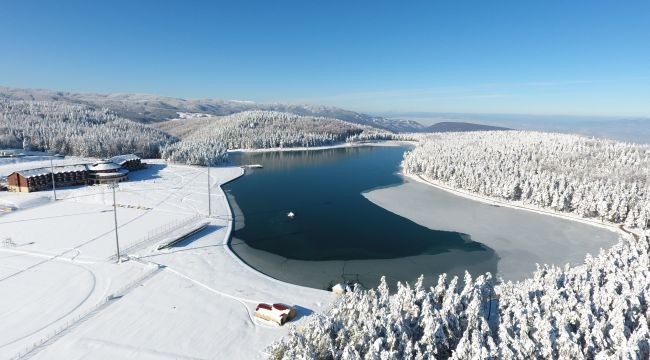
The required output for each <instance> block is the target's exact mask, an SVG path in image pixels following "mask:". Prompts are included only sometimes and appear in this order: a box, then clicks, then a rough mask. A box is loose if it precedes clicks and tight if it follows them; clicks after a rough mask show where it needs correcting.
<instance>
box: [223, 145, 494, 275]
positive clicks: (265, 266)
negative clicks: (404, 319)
mask: <svg viewBox="0 0 650 360" xmlns="http://www.w3.org/2000/svg"><path fill="white" fill-rule="evenodd" d="M406 150H407V148H406V147H403V146H367V147H351V148H336V149H327V150H310V151H287V152H260V153H237V154H234V156H231V158H232V159H234V161H236V162H237V163H239V164H261V165H263V167H264V168H263V169H252V170H247V174H246V176H244V177H242V178H240V179H238V180H236V181H234V182H231V183H229V184H227V185H226V186H224V190H225V191H226V193H227V195H228V197H229V201H230V202H231V204H232V206H233V208H234V210H235V215H236V216H235V231H234V232H233V240H232V243H231V248H232V249H233V251H234V252H235V253H236V254H237V255H238V256H239V257H240V258H241V259H242V260H244V261H245V262H246V263H247V264H249V265H250V266H252V267H253V268H255V269H257V270H259V271H261V272H263V273H265V274H267V275H270V276H272V277H274V278H277V279H279V280H283V281H288V282H292V283H295V284H299V285H305V286H310V287H316V288H326V287H327V286H328V285H329V284H333V283H337V282H341V281H346V280H347V281H355V282H358V283H360V284H361V285H362V286H364V287H374V286H376V285H377V283H378V281H379V278H380V277H381V276H382V275H384V276H386V278H387V280H388V281H389V282H390V283H391V284H394V283H395V282H396V281H409V282H412V281H415V279H417V277H418V276H419V275H420V274H424V275H425V277H426V279H428V280H431V281H433V279H434V277H437V275H438V274H440V273H441V272H450V273H455V274H462V273H463V272H464V270H465V269H466V268H467V269H470V270H471V271H472V272H474V273H484V272H487V271H491V272H494V271H496V265H497V261H498V257H497V256H496V254H495V253H494V251H493V250H492V249H490V248H489V247H486V246H484V245H482V244H481V243H479V242H476V241H472V239H471V238H470V236H469V235H467V234H463V233H460V232H453V231H437V230H432V229H429V228H427V227H425V226H422V225H418V224H417V223H415V222H413V221H411V220H409V219H407V218H404V217H402V216H398V215H396V214H394V213H392V212H390V211H387V210H385V209H384V208H382V207H379V206H377V205H375V204H374V203H372V202H370V201H369V200H368V199H366V198H365V197H364V196H363V193H364V192H366V191H369V190H372V189H376V188H382V187H388V186H394V185H399V184H401V183H403V182H404V180H403V178H402V177H401V176H399V175H398V174H397V172H398V170H399V164H400V162H401V160H402V157H403V155H404V152H405V151H406ZM289 212H293V213H295V217H293V218H290V217H288V216H287V214H288V213H289Z"/></svg>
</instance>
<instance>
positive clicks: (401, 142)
mask: <svg viewBox="0 0 650 360" xmlns="http://www.w3.org/2000/svg"><path fill="white" fill-rule="evenodd" d="M413 144H415V142H413V141H405V140H377V141H364V142H350V143H341V144H335V145H326V146H311V147H285V148H266V149H231V150H228V153H229V154H230V153H231V154H237V153H266V152H291V151H318V150H329V149H344V148H354V147H362V146H401V145H413Z"/></svg>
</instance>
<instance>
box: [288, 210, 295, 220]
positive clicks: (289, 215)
mask: <svg viewBox="0 0 650 360" xmlns="http://www.w3.org/2000/svg"><path fill="white" fill-rule="evenodd" d="M287 217H288V218H289V219H293V218H294V217H296V214H294V213H293V211H289V213H288V214H287Z"/></svg>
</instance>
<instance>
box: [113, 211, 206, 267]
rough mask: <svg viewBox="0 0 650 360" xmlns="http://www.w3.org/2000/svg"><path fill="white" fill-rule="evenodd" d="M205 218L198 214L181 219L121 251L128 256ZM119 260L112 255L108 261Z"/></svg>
mask: <svg viewBox="0 0 650 360" xmlns="http://www.w3.org/2000/svg"><path fill="white" fill-rule="evenodd" d="M203 217H204V216H203V215H201V214H196V215H192V216H190V217H189V218H186V219H180V220H175V221H172V222H169V223H166V224H164V225H162V226H159V227H157V228H155V229H153V230H151V231H149V232H148V233H147V235H145V236H144V237H142V238H140V239H139V240H138V241H136V242H135V243H133V244H131V245H129V246H127V247H125V248H124V249H122V250H121V253H122V254H123V255H127V254H129V253H131V252H133V251H135V250H139V249H141V248H143V247H146V246H148V245H151V243H153V242H156V241H158V240H161V239H162V238H163V237H164V236H166V235H168V234H170V233H171V232H172V231H174V230H177V229H180V228H182V227H183V226H186V225H189V224H191V223H194V222H196V221H198V220H200V219H202V218H203ZM115 260H117V256H116V255H111V256H110V257H109V258H108V261H115Z"/></svg>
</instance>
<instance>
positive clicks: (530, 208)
mask: <svg viewBox="0 0 650 360" xmlns="http://www.w3.org/2000/svg"><path fill="white" fill-rule="evenodd" d="M400 174H401V175H403V176H405V177H407V178H409V179H411V180H414V181H417V182H419V183H423V184H427V185H429V186H432V187H434V188H436V189H440V190H443V191H446V192H448V193H451V194H454V195H456V196H460V197H463V198H466V199H470V200H474V201H478V202H481V203H484V204H489V205H496V206H503V207H508V208H512V209H517V210H523V211H530V212H533V213H537V214H541V215H548V216H553V217H557V218H561V219H565V220H571V221H577V222H580V223H583V224H589V225H592V226H596V227H600V228H603V229H606V230H609V231H613V232H615V233H617V234H620V235H623V236H628V235H629V233H630V232H635V231H634V230H631V229H626V230H623V229H622V228H621V226H619V225H616V224H613V223H608V222H600V221H597V220H594V219H587V218H583V217H580V216H578V215H575V214H571V213H563V212H557V211H549V210H547V209H543V208H540V207H537V206H533V205H529V204H523V203H521V202H509V201H502V200H497V199H494V198H490V197H487V196H481V195H479V194H476V193H472V192H470V191H467V190H462V189H456V188H452V187H449V186H446V185H444V184H442V183H441V182H439V181H435V180H432V179H425V178H424V177H422V176H421V175H415V174H409V173H404V171H400ZM635 233H636V232H635Z"/></svg>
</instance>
